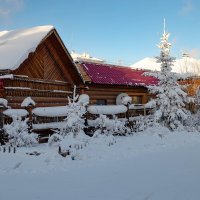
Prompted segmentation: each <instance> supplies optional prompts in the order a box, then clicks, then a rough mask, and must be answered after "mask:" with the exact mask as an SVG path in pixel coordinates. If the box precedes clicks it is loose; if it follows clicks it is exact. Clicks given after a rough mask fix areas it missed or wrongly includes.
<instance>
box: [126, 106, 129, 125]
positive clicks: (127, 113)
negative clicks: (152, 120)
mask: <svg viewBox="0 0 200 200" xmlns="http://www.w3.org/2000/svg"><path fill="white" fill-rule="evenodd" d="M126 118H127V120H128V123H129V103H128V104H127V111H126Z"/></svg>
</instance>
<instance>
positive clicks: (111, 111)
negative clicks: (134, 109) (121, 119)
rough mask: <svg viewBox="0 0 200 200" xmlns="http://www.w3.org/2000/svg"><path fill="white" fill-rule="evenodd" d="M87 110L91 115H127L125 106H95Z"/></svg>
mask: <svg viewBox="0 0 200 200" xmlns="http://www.w3.org/2000/svg"><path fill="white" fill-rule="evenodd" d="M87 110H88V112H89V113H91V114H102V115H115V114H119V113H125V112H126V111H127V107H126V106H124V105H106V106H103V105H99V106H98V105H97V106H94V105H93V106H89V107H88V109H87Z"/></svg>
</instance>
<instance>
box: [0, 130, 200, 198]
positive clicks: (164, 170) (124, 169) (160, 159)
mask: <svg viewBox="0 0 200 200" xmlns="http://www.w3.org/2000/svg"><path fill="white" fill-rule="evenodd" d="M114 140H116V143H114V145H111V146H109V145H108V144H109V143H110V141H113V138H112V137H104V136H102V137H99V138H89V140H88V141H89V143H88V145H87V146H86V147H85V148H84V149H81V150H79V152H78V154H79V155H78V159H77V160H71V157H67V158H63V157H61V156H60V155H58V154H57V152H56V151H57V147H48V145H47V144H43V145H39V146H37V147H34V148H28V149H27V148H20V149H18V151H17V153H16V154H13V153H12V154H11V153H10V154H9V153H2V152H0V162H1V165H0V185H1V187H0V197H1V198H0V199H2V200H11V199H15V200H27V199H29V200H44V199H47V200H55V199H59V200H64V199H72V200H73V199H74V200H79V199H80V200H150V199H153V200H172V199H173V200H174V199H175V200H179V199H180V200H184V199H188V200H198V199H199V197H200V190H199V185H200V158H199V152H200V135H199V133H192V132H173V133H171V132H169V131H168V130H167V129H164V128H150V129H148V130H146V131H144V132H141V133H137V134H134V135H133V136H127V137H115V139H114ZM35 150H37V151H39V152H41V155H39V156H33V155H32V156H31V155H26V154H25V153H27V152H33V151H35Z"/></svg>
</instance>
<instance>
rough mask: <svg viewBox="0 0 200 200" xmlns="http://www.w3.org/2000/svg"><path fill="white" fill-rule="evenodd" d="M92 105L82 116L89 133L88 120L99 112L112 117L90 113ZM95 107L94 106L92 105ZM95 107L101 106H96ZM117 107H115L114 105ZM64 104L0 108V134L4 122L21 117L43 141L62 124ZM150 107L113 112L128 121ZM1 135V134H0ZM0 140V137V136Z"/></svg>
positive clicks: (64, 116)
mask: <svg viewBox="0 0 200 200" xmlns="http://www.w3.org/2000/svg"><path fill="white" fill-rule="evenodd" d="M91 107H92V106H88V107H87V109H86V110H87V112H86V114H85V116H84V119H85V125H86V126H87V128H88V129H86V130H88V134H90V130H91V127H90V126H91V125H89V124H88V120H94V119H96V118H97V117H99V115H100V114H105V115H106V116H107V117H109V118H112V117H113V115H112V114H111V113H109V112H107V113H92V112H89V110H91V109H90V108H91ZM93 107H95V106H93ZM104 107H105V108H104V110H106V111H107V110H109V108H110V107H111V106H110V105H108V106H104ZM96 108H103V107H102V106H96ZM116 108H117V107H116ZM112 109H115V107H113V108H112ZM66 110H67V108H66V106H58V107H39V108H34V107H33V106H31V105H30V106H28V107H25V108H22V109H11V108H8V109H7V108H5V107H3V106H2V107H1V108H0V135H1V134H2V133H3V126H4V124H10V123H12V118H13V116H16V117H21V118H22V119H25V118H28V127H29V129H28V130H29V132H32V131H33V132H35V133H38V134H39V137H40V142H45V141H46V139H47V138H48V137H49V135H51V134H52V133H53V130H54V129H59V128H60V127H62V126H63V125H64V123H65V122H64V119H65V118H66V117H67V112H66ZM149 110H150V109H146V108H145V107H144V105H135V106H134V107H133V106H132V107H126V109H124V111H123V112H118V113H115V115H116V116H117V117H118V118H119V119H124V120H126V121H128V122H130V121H133V118H134V117H135V116H138V115H146V114H148V113H149ZM0 137H1V136H0ZM0 140H1V138H0Z"/></svg>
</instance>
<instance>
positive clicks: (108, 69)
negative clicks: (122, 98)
mask: <svg viewBox="0 0 200 200" xmlns="http://www.w3.org/2000/svg"><path fill="white" fill-rule="evenodd" d="M81 65H82V67H83V69H84V70H85V71H86V73H87V74H88V76H89V77H90V78H91V80H92V82H93V83H97V84H109V85H127V86H137V85H139V86H147V85H154V84H157V83H158V79H156V78H154V77H151V76H145V75H143V74H144V72H145V71H144V70H136V69H132V68H130V67H121V66H116V65H108V64H104V63H88V62H83V63H81Z"/></svg>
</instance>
